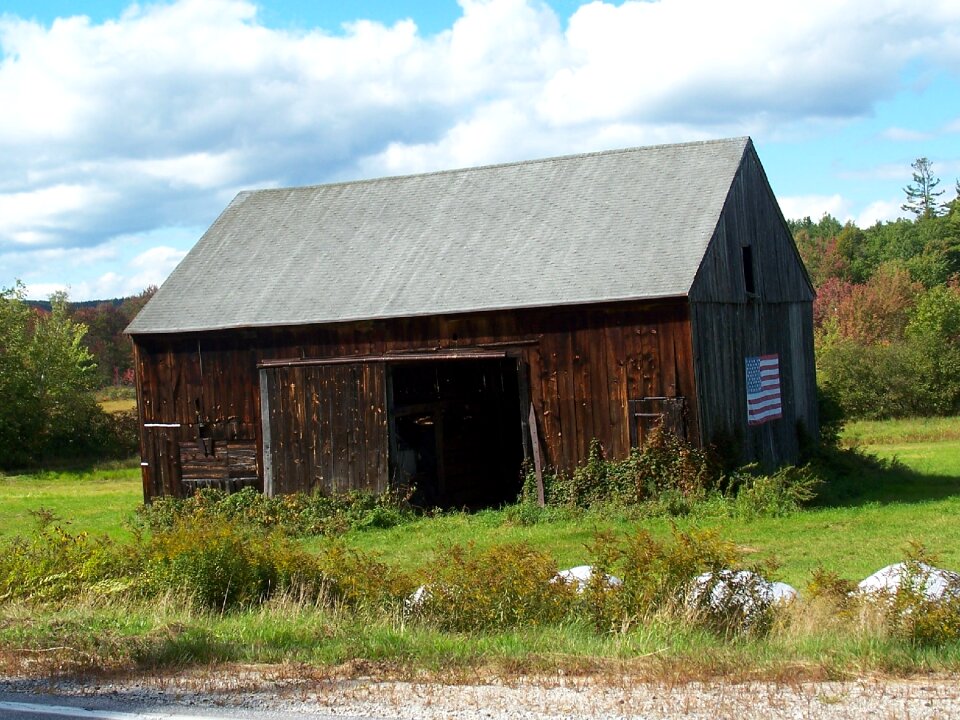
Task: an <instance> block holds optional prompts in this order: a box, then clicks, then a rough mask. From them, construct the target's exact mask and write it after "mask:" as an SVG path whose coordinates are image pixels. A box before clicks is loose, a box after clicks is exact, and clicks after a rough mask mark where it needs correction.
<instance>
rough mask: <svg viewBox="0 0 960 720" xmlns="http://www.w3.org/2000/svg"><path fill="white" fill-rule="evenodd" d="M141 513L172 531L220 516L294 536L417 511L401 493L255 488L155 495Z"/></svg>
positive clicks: (396, 519)
mask: <svg viewBox="0 0 960 720" xmlns="http://www.w3.org/2000/svg"><path fill="white" fill-rule="evenodd" d="M137 513H138V516H139V518H140V521H141V522H142V523H143V524H144V525H145V526H146V527H148V528H150V529H151V530H155V531H157V530H169V529H171V528H172V527H173V526H174V525H175V524H176V523H177V522H179V521H181V520H186V519H189V518H194V519H200V518H221V519H224V520H228V521H232V522H242V523H247V524H250V525H254V526H257V527H260V528H264V529H268V530H274V529H275V530H279V531H281V532H284V533H286V534H288V535H293V536H306V535H337V534H341V533H343V532H346V531H347V530H350V529H359V530H362V529H364V528H374V527H376V528H386V527H393V526H394V525H399V524H400V523H403V522H406V521H408V520H410V519H412V518H413V517H414V516H415V515H414V512H413V510H412V509H411V508H410V507H409V506H408V505H407V496H406V495H402V494H397V493H390V492H388V493H381V494H379V495H373V494H371V493H363V492H350V493H344V494H338V495H327V494H324V493H314V494H312V495H311V494H306V493H292V494H289V495H278V496H276V497H272V498H271V497H267V496H266V495H264V494H262V493H260V492H258V491H257V489H256V488H252V487H246V488H243V489H241V490H240V491H238V492H235V493H232V494H227V493H225V492H223V491H222V490H216V489H212V488H203V489H201V490H198V491H197V492H196V493H195V494H194V495H192V496H190V497H188V498H183V499H180V498H169V497H161V498H156V499H154V500H153V502H151V503H150V504H148V505H141V506H140V507H139V508H138V509H137Z"/></svg>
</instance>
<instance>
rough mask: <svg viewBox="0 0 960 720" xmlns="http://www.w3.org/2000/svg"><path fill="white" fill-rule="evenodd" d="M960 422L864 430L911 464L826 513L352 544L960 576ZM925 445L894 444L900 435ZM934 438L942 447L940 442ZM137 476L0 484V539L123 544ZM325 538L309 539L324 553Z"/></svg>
mask: <svg viewBox="0 0 960 720" xmlns="http://www.w3.org/2000/svg"><path fill="white" fill-rule="evenodd" d="M957 425H960V419H958V418H947V419H942V418H936V419H920V420H911V421H892V422H888V423H857V424H854V425H852V426H851V427H850V428H849V429H848V432H847V435H846V437H848V438H851V439H858V438H864V437H869V438H872V439H874V440H877V441H878V442H877V443H876V444H870V445H865V448H866V449H867V450H869V451H870V452H874V453H876V454H877V455H878V456H880V457H884V458H888V459H893V458H896V460H897V461H899V463H901V464H902V466H903V467H901V468H899V469H897V468H895V469H894V470H891V471H887V472H883V473H879V474H876V475H874V476H871V477H863V478H859V479H858V480H857V481H856V485H857V486H856V487H853V488H847V489H846V492H845V493H839V495H840V496H839V497H836V498H830V497H829V494H828V497H827V499H826V500H825V502H824V504H823V506H820V507H813V508H809V509H807V510H805V511H803V512H799V513H794V514H792V515H790V516H787V517H781V518H757V519H753V520H750V521H745V520H743V519H739V518H729V517H712V518H711V517H707V518H700V519H694V520H691V519H688V518H674V519H666V518H642V519H638V518H636V517H633V516H631V514H630V513H629V512H622V513H613V514H611V513H610V512H607V511H605V512H603V513H591V512H587V513H584V514H582V515H578V516H576V517H567V518H564V517H563V516H562V515H561V516H560V517H559V518H558V519H556V520H554V521H551V522H542V523H538V524H535V525H522V524H519V523H515V522H511V521H510V519H509V514H508V513H507V512H505V511H502V510H496V511H485V512H480V513H474V514H447V515H442V516H439V517H435V518H425V519H422V520H419V521H416V522H414V523H411V524H406V525H401V526H399V527H395V528H390V529H387V530H366V531H354V532H351V533H350V534H348V536H347V538H346V539H347V542H348V543H349V544H350V545H352V546H354V547H356V548H359V549H362V550H365V551H374V552H376V553H378V554H379V555H380V556H381V557H382V559H383V560H384V561H386V562H388V563H390V564H393V565H396V566H398V567H400V568H403V569H405V570H410V569H413V568H417V567H422V566H424V565H426V564H428V563H429V562H430V560H431V558H432V557H433V554H434V553H435V552H436V550H437V548H441V547H444V546H447V545H450V544H454V543H460V544H464V543H468V542H473V543H475V544H477V545H478V546H481V547H482V546H489V545H493V544H496V543H503V542H519V541H524V542H529V543H531V544H532V545H534V546H535V547H537V548H540V549H542V550H544V551H546V552H548V553H550V554H551V555H552V556H553V557H555V559H556V560H557V562H558V563H559V564H560V565H561V566H573V565H578V564H582V563H583V562H585V560H586V558H587V556H588V553H587V549H586V548H587V546H588V545H589V544H590V542H591V541H592V540H593V538H594V537H595V536H596V534H597V533H598V532H600V531H607V530H609V531H613V532H616V533H618V534H626V533H630V532H633V531H635V530H636V529H637V528H640V527H642V528H644V529H647V530H649V531H650V532H651V533H653V534H654V535H656V536H665V535H667V534H668V533H669V532H670V528H671V526H672V525H674V524H675V525H676V526H677V527H679V528H680V529H688V528H690V527H694V526H696V527H700V528H714V529H716V530H717V531H718V532H719V533H720V534H721V535H722V536H723V537H725V538H728V539H730V540H732V541H733V542H735V543H736V544H737V545H738V546H740V547H741V548H742V549H743V550H744V551H745V552H746V553H747V556H748V557H749V558H750V559H751V560H770V559H775V560H776V561H777V563H778V564H779V565H780V569H779V575H780V577H781V578H782V579H783V580H784V581H786V582H789V583H791V584H793V585H796V586H798V587H801V586H803V585H804V584H805V583H806V582H807V580H808V579H809V574H810V571H811V570H813V569H814V568H816V567H817V566H818V565H822V566H823V567H826V568H828V569H830V570H833V571H835V572H838V573H840V574H841V575H843V576H845V577H848V578H851V579H857V580H859V579H862V578H863V577H865V576H866V575H868V574H870V573H871V572H873V571H874V570H876V569H878V568H880V567H882V566H884V565H887V564H890V563H892V562H896V561H898V560H899V559H901V558H902V556H903V552H904V549H905V548H906V546H907V543H908V542H910V541H914V542H920V543H922V544H924V545H925V546H926V547H927V548H928V549H929V550H930V551H932V552H934V553H935V554H937V555H938V556H939V557H940V559H941V561H942V563H943V564H944V565H945V566H947V567H952V568H955V569H960V523H958V522H957V521H956V518H957V517H960V439H950V438H951V437H952V433H953V428H955V427H956V426H957ZM901 435H902V436H905V437H908V438H923V439H922V440H920V441H912V442H905V441H902V440H901V441H899V442H897V441H896V440H897V437H898V436H901ZM931 435H933V436H935V437H940V438H945V439H940V440H932V439H931ZM141 492H142V491H141V485H140V472H139V468H138V467H137V466H136V465H135V464H134V463H133V462H131V463H129V464H128V465H126V466H123V465H117V464H111V465H106V466H100V467H91V468H84V469H82V470H79V471H76V472H65V471H63V472H54V471H48V472H43V473H39V474H31V475H20V476H2V475H0V537H3V536H7V537H9V536H12V535H16V534H19V533H24V532H26V531H28V530H29V529H30V528H31V527H32V525H33V522H34V520H33V517H32V515H31V511H36V510H38V509H40V508H44V509H46V510H49V511H51V512H53V513H55V514H56V515H57V516H59V517H61V518H63V519H65V520H67V521H68V522H69V523H70V529H71V530H72V531H74V532H77V531H81V530H83V531H88V532H90V533H93V534H100V533H102V534H107V535H110V536H111V537H114V538H117V539H121V538H123V537H126V536H127V535H128V533H129V530H128V521H129V520H130V519H131V518H132V516H133V512H134V510H135V508H136V507H137V505H138V504H139V503H140V502H141V500H142V495H141ZM318 542H320V541H319V540H313V541H307V544H308V545H310V544H315V543H318Z"/></svg>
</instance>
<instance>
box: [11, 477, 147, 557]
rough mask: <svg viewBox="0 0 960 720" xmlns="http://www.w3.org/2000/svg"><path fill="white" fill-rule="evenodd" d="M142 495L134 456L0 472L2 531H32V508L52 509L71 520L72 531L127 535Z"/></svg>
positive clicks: (117, 535) (17, 533)
mask: <svg viewBox="0 0 960 720" xmlns="http://www.w3.org/2000/svg"><path fill="white" fill-rule="evenodd" d="M142 501H143V486H142V484H141V480H140V467H139V465H138V464H136V462H135V461H128V462H126V463H110V464H104V465H96V466H93V467H89V468H84V469H75V470H47V471H42V472H36V473H29V474H21V475H3V474H0V537H10V536H13V535H19V534H24V533H27V532H29V531H30V530H31V529H32V528H33V527H34V526H35V520H34V517H33V515H32V514H31V513H33V512H36V511H38V510H40V509H44V510H49V511H50V512H52V513H54V514H55V515H57V516H58V517H60V518H63V519H64V520H65V521H67V522H68V523H69V526H68V527H69V529H70V531H71V532H81V531H86V532H89V533H91V534H98V535H99V534H106V535H110V536H111V537H114V538H118V539H119V538H123V537H127V536H128V534H129V532H128V530H127V528H126V527H125V521H126V520H127V519H129V518H130V517H131V515H132V513H133V511H134V509H135V508H136V507H137V505H138V504H139V503H140V502H142Z"/></svg>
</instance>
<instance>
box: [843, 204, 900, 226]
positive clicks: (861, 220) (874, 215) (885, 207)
mask: <svg viewBox="0 0 960 720" xmlns="http://www.w3.org/2000/svg"><path fill="white" fill-rule="evenodd" d="M901 204H902V201H898V200H877V201H876V202H872V203H870V204H869V205H867V207H865V208H864V209H863V210H861V211H860V213H859V214H858V215H857V217H856V219H855V220H854V222H855V223H856V224H857V227H861V228H868V227H871V226H873V225H876V224H877V223H878V222H890V221H891V220H896V219H897V218H900V217H905V216H906V215H907V213H905V212H904V211H903V210H901V209H900V205H901Z"/></svg>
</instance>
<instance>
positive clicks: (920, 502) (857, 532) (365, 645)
mask: <svg viewBox="0 0 960 720" xmlns="http://www.w3.org/2000/svg"><path fill="white" fill-rule="evenodd" d="M923 424H926V423H925V421H917V422H916V423H914V424H912V425H911V424H909V423H908V424H906V425H899V426H897V427H899V429H898V430H896V432H902V433H903V434H904V436H906V437H910V438H913V439H914V440H913V441H911V442H904V441H900V442H896V441H895V438H892V437H890V434H891V432H893V431H892V430H891V428H892V427H894V426H893V425H891V426H890V427H888V428H886V429H885V428H884V427H883V426H875V427H873V428H871V429H870V431H869V432H870V433H871V435H870V437H872V438H877V439H878V442H877V443H876V444H874V445H870V449H871V450H873V451H875V452H877V454H878V455H881V456H883V457H886V458H892V457H896V458H897V459H898V460H899V463H900V464H899V465H896V464H895V465H892V466H887V467H885V468H884V467H882V466H881V465H880V464H877V466H876V467H875V468H874V469H873V470H872V471H870V472H864V473H863V474H862V476H856V477H854V478H853V479H850V478H848V479H847V480H846V481H845V482H840V483H837V484H836V486H835V487H831V488H829V491H828V492H826V493H824V495H823V496H822V498H821V500H820V505H818V506H815V507H812V508H808V509H806V510H803V511H801V512H795V513H791V514H789V515H787V516H785V517H780V518H771V517H764V518H758V519H753V520H749V521H748V520H744V519H738V518H730V517H706V518H704V519H700V520H698V521H693V520H690V519H689V518H676V519H673V520H672V521H671V520H669V519H665V518H659V517H657V518H640V517H637V516H631V515H630V513H629V512H627V511H621V512H609V511H608V512H604V513H600V512H585V513H581V514H579V515H577V516H575V517H574V516H571V515H569V514H568V515H566V516H564V515H563V513H562V512H558V513H557V516H556V517H554V518H552V519H551V520H550V521H543V522H539V523H536V524H532V525H529V524H522V523H521V522H519V520H518V519H517V512H516V509H514V510H511V509H506V510H495V511H494V510H491V511H485V512H479V513H474V514H466V513H463V514H457V513H448V514H443V515H440V516H437V517H432V518H423V519H420V520H417V521H415V522H412V523H408V524H406V525H401V526H398V527H394V528H390V529H381V530H364V531H351V532H350V533H348V534H347V535H346V536H345V540H346V542H347V543H349V544H350V545H351V546H353V547H355V548H357V549H360V550H364V551H375V552H376V553H377V554H379V556H380V557H381V558H382V559H383V560H385V561H386V562H387V563H389V564H390V565H393V566H395V567H398V568H401V569H405V570H416V569H418V568H424V567H428V566H429V565H430V564H431V560H432V558H434V557H435V555H436V553H438V552H441V553H442V552H444V547H445V546H448V545H450V544H453V543H461V544H462V543H469V542H473V543H475V544H477V545H479V546H491V545H494V544H498V543H504V542H527V543H530V544H532V545H534V546H536V547H538V548H540V549H542V550H544V551H545V552H547V553H549V554H550V555H551V556H552V557H553V558H555V559H556V561H557V562H558V563H559V564H560V565H561V566H571V565H576V564H580V563H583V562H585V561H586V560H587V559H588V558H589V552H588V550H587V547H588V546H589V545H590V544H591V542H592V541H593V539H594V537H595V536H596V534H597V533H598V532H602V531H612V532H614V533H616V534H619V535H624V534H627V533H633V532H636V531H637V530H638V529H641V528H642V529H646V530H649V531H650V532H651V533H653V534H654V535H657V536H665V535H667V534H668V533H669V532H670V530H671V525H672V524H675V525H676V526H677V527H679V528H680V529H687V528H689V527H691V526H694V525H696V526H697V527H701V528H707V527H708V528H714V529H716V530H717V532H718V533H719V534H720V535H721V536H723V537H725V538H728V539H730V540H732V541H733V542H735V543H736V544H737V545H738V546H739V547H740V548H741V550H742V551H743V552H744V553H745V554H746V556H747V557H748V559H750V560H758V561H759V560H767V561H769V560H771V559H773V558H775V559H776V560H777V561H779V563H780V568H779V571H777V573H776V577H778V578H780V579H783V580H785V581H787V582H789V583H791V584H793V585H795V586H797V587H800V588H803V587H804V585H805V584H806V582H807V581H808V580H809V577H810V571H811V570H812V569H814V568H815V567H817V566H818V565H822V566H824V567H825V568H827V569H830V570H833V571H836V572H838V573H839V574H841V575H842V576H845V577H847V578H849V579H855V580H859V579H861V578H863V577H864V576H866V575H867V574H869V573H871V572H873V571H874V570H876V569H878V568H879V567H881V566H883V565H886V564H889V563H892V562H896V561H897V560H899V559H901V558H902V557H903V555H904V549H905V546H906V544H907V542H908V541H917V542H922V543H924V544H925V545H926V546H927V547H928V548H929V549H930V550H932V551H934V552H936V553H939V555H940V564H941V565H942V566H944V567H949V568H953V569H960V523H957V522H956V518H957V517H958V516H960V440H958V439H954V438H950V437H948V436H943V435H938V436H937V439H932V438H931V437H930V435H929V433H928V431H927V430H922V429H918V427H917V426H918V425H923ZM933 425H934V426H935V427H938V428H943V427H945V426H944V425H942V424H936V423H935V424H933ZM853 431H854V432H863V436H865V435H866V431H865V430H863V429H862V428H857V427H854V428H853ZM936 432H938V433H939V432H940V430H937V431H936ZM139 475H140V473H139V468H138V467H137V466H136V464H135V463H129V464H127V465H126V466H101V467H94V468H85V469H82V470H79V471H76V472H44V473H39V474H34V475H18V476H2V475H0V536H5V537H10V536H12V535H15V534H18V533H21V532H23V531H25V530H28V529H29V527H30V525H31V523H32V522H33V518H32V516H31V511H34V512H35V511H37V510H38V509H40V508H44V509H46V510H49V511H51V512H54V513H56V514H57V515H59V516H61V517H63V518H65V519H66V520H68V521H69V522H70V523H71V525H70V530H71V531H72V532H74V533H76V532H78V531H84V530H85V531H89V532H91V533H95V534H96V533H107V534H110V535H111V536H113V537H115V538H117V539H123V538H124V537H125V536H126V535H127V533H128V532H129V531H128V530H126V529H125V522H126V521H128V520H129V519H130V518H131V517H132V515H133V512H134V510H135V508H136V507H137V505H138V504H139V503H140V500H141V488H140V479H139ZM304 542H305V544H306V546H307V547H308V548H309V547H317V546H319V544H320V543H321V542H323V541H322V540H319V539H311V540H307V541H304ZM795 610H796V611H797V613H799V615H798V616H797V617H796V618H795V619H794V620H793V621H792V622H791V623H790V624H788V625H785V626H783V628H781V629H779V630H774V631H773V632H772V633H771V635H770V636H768V637H765V638H758V639H756V640H747V641H743V642H741V641H734V642H730V641H728V640H726V639H724V638H723V637H720V636H715V635H712V634H710V633H705V632H703V631H702V630H699V629H696V628H693V627H688V626H686V625H683V624H677V623H676V622H670V621H662V622H661V621H659V620H654V621H652V622H651V623H650V624H649V625H644V626H642V627H641V626H637V627H634V628H633V629H632V631H631V632H624V633H620V632H612V633H611V632H608V631H606V630H604V629H602V628H601V629H600V630H601V631H600V632H598V631H597V628H594V627H593V626H591V625H590V624H589V623H587V622H571V623H561V624H559V625H544V626H542V627H541V626H534V625H532V626H529V627H527V626H523V627H519V628H514V629H510V628H507V629H502V630H500V629H497V630H492V631H482V632H461V633H448V632H443V631H442V630H440V629H437V628H434V627H430V626H428V625H424V624H420V623H417V622H410V621H408V620H407V619H405V618H404V617H403V616H402V615H400V614H392V613H387V614H383V613H381V614H379V615H378V614H374V613H373V612H372V611H371V612H370V613H364V612H362V611H359V612H356V613H351V612H349V611H344V610H343V609H339V608H333V609H330V608H327V607H318V606H316V605H314V604H313V603H312V602H309V603H306V604H303V603H300V602H298V601H297V600H296V599H295V598H289V597H279V598H274V599H272V600H270V601H269V602H268V603H267V604H265V605H264V606H262V607H253V608H251V609H249V610H242V611H237V612H226V613H223V612H221V611H218V612H213V613H210V612H206V613H204V612H202V611H198V610H193V609H191V607H190V606H189V603H184V602H183V601H182V599H178V598H177V597H175V596H172V595H171V596H168V597H166V598H160V600H159V601H157V600H155V599H154V600H151V599H149V598H148V599H146V600H144V599H138V598H137V597H134V598H126V597H124V596H123V595H122V594H121V595H117V596H110V595H109V594H107V595H102V594H100V593H92V594H88V595H87V596H83V597H80V598H78V599H77V600H76V601H75V602H74V601H72V600H71V601H66V602H63V603H53V604H43V603H30V602H19V601H12V602H11V601H8V602H6V603H0V671H3V669H4V668H6V671H7V672H8V673H15V672H31V673H41V674H42V673H53V672H57V673H62V672H69V671H70V670H75V671H77V672H98V671H99V672H103V671H109V670H111V669H116V670H125V669H130V668H146V669H151V670H152V669H156V668H163V667H184V666H189V665H196V664H201V665H202V664H215V665H219V666H221V667H224V663H231V662H235V663H288V664H293V665H289V666H290V667H296V666H297V664H298V663H305V664H306V665H307V666H311V665H331V664H332V665H337V664H339V663H350V662H359V664H358V665H357V667H360V668H363V672H364V673H365V674H367V673H369V672H372V673H373V674H376V672H378V670H377V668H381V670H379V672H386V673H393V672H402V671H403V669H404V668H409V669H412V670H413V671H415V672H422V671H426V672H427V673H439V674H440V675H443V673H445V672H446V673H453V675H452V676H451V677H453V678H454V679H456V677H459V676H457V675H456V673H458V672H459V673H464V672H466V673H473V672H474V671H475V670H474V669H478V670H476V671H477V672H479V669H482V668H487V669H492V670H493V671H494V672H497V673H499V672H503V673H505V674H507V675H511V674H517V673H521V674H522V673H544V672H556V671H558V669H560V670H563V671H564V672H570V673H576V672H591V671H592V672H604V671H605V670H604V668H610V669H611V671H612V672H615V673H618V675H617V676H618V677H619V676H620V675H622V674H624V673H628V672H636V673H638V674H639V675H640V676H643V677H649V678H660V679H663V680H664V681H669V682H676V681H678V679H696V678H697V677H716V676H718V675H721V676H724V677H731V678H744V679H747V678H757V677H760V678H763V677H767V678H784V677H789V678H792V679H797V678H803V677H810V678H824V677H831V678H832V677H839V676H846V675H848V674H851V673H853V674H855V675H856V674H863V673H874V672H876V673H881V674H882V673H892V674H901V673H903V674H911V673H918V672H950V673H952V672H956V671H957V669H958V668H960V643H957V642H952V641H951V642H947V643H945V644H943V645H940V646H936V647H924V646H919V645H913V644H911V643H909V642H903V641H900V640H899V639H897V638H896V637H892V636H890V635H889V634H887V633H885V632H883V631H882V630H880V631H878V630H877V629H876V628H872V629H871V626H869V625H868V626H865V627H866V630H865V631H862V630H863V628H861V626H859V625H857V624H856V623H855V622H853V621H852V620H851V621H850V623H848V624H845V622H846V621H844V620H843V618H839V619H838V618H837V617H836V616H827V615H823V614H822V612H823V611H822V610H820V609H818V606H817V605H816V603H809V604H808V603H801V604H800V605H799V607H798V608H795ZM818 613H820V614H818ZM25 648H26V650H25ZM25 653H26V654H25ZM25 657H27V658H28V662H27V661H25V660H24V658H25ZM25 662H27V664H25ZM28 666H29V667H28ZM349 667H351V666H348V669H347V670H346V671H345V672H351V671H350V670H349Z"/></svg>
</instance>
